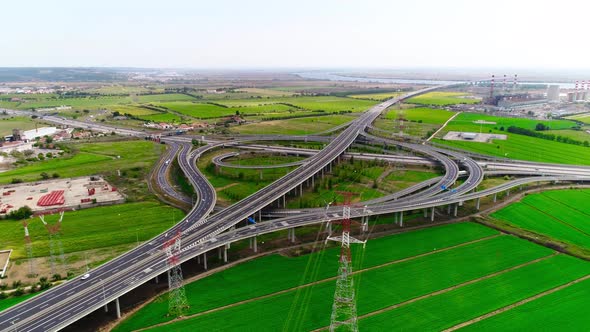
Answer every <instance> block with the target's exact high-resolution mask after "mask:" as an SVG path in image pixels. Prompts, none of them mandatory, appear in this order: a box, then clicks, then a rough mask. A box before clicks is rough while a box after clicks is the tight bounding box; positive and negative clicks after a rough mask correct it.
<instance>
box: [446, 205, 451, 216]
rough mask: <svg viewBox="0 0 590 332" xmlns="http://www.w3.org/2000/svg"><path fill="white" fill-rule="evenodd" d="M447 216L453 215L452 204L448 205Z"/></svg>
mask: <svg viewBox="0 0 590 332" xmlns="http://www.w3.org/2000/svg"><path fill="white" fill-rule="evenodd" d="M447 214H448V215H451V204H449V205H447Z"/></svg>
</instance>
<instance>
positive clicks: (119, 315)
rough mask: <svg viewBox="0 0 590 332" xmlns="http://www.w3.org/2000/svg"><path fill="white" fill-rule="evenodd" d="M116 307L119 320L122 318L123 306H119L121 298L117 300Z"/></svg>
mask: <svg viewBox="0 0 590 332" xmlns="http://www.w3.org/2000/svg"><path fill="white" fill-rule="evenodd" d="M115 307H116V308H117V318H121V306H120V305H119V298H116V299H115Z"/></svg>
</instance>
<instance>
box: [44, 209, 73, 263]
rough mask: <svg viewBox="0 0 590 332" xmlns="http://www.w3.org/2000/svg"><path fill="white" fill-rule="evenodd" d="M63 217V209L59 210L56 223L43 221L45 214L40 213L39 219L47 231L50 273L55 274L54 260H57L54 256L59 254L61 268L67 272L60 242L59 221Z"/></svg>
mask: <svg viewBox="0 0 590 332" xmlns="http://www.w3.org/2000/svg"><path fill="white" fill-rule="evenodd" d="M63 218H64V211H60V212H59V220H58V221H57V223H56V224H55V225H49V224H48V223H46V222H45V216H44V215H40V216H39V219H41V222H42V223H43V225H45V228H47V231H48V232H49V254H50V256H51V258H50V261H51V274H55V273H56V271H55V262H56V260H57V258H56V256H57V255H59V257H60V260H61V264H62V266H63V268H64V269H65V270H66V272H67V267H66V259H65V256H64V249H63V246H62V243H61V221H62V220H63Z"/></svg>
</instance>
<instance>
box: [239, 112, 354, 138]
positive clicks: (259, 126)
mask: <svg viewBox="0 0 590 332" xmlns="http://www.w3.org/2000/svg"><path fill="white" fill-rule="evenodd" d="M352 120H354V117H351V116H348V115H325V116H318V117H308V118H296V119H288V120H273V121H265V122H259V123H252V124H245V125H241V126H235V127H232V128H231V131H233V132H235V133H238V134H267V135H268V134H283V135H309V134H314V133H319V132H322V131H325V130H328V129H331V128H334V127H336V126H339V125H341V124H344V123H347V122H350V121H352Z"/></svg>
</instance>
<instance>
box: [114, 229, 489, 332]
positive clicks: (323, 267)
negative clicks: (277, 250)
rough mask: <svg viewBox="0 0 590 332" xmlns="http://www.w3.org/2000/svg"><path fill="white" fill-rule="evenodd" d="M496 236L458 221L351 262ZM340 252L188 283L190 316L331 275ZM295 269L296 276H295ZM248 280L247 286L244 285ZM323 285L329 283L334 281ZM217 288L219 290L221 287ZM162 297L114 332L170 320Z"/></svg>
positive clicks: (398, 239) (245, 267) (376, 243)
mask: <svg viewBox="0 0 590 332" xmlns="http://www.w3.org/2000/svg"><path fill="white" fill-rule="evenodd" d="M496 234H497V232H496V231H494V230H491V229H489V228H485V227H483V226H480V225H477V224H472V223H459V224H452V225H446V226H440V227H434V228H428V229H423V230H419V231H415V232H409V233H401V234H397V235H394V236H389V237H384V238H379V239H375V240H372V241H370V242H369V243H368V244H367V249H366V250H365V251H364V254H365V257H364V259H363V261H362V263H361V262H360V260H355V269H360V268H369V267H372V266H377V265H380V264H384V263H387V262H390V261H396V260H400V259H404V258H408V257H412V256H416V255H420V254H424V253H429V252H431V251H432V250H433V248H438V249H442V248H446V247H451V246H455V245H458V244H461V243H464V242H467V241H473V240H476V239H481V238H484V237H489V236H493V235H496ZM232 247H233V246H232ZM352 249H353V256H354V257H358V255H360V254H362V253H363V251H362V250H360V249H361V248H359V247H358V246H357V247H353V248H352ZM338 250H339V249H338V248H331V249H328V250H325V251H321V252H318V253H315V254H311V255H305V256H298V257H291V258H288V257H285V256H280V255H271V256H267V257H263V258H260V259H256V260H253V261H249V262H246V263H243V264H240V265H238V266H235V267H233V268H231V269H228V270H225V271H221V272H219V273H216V274H213V275H211V276H209V277H206V278H204V279H202V280H200V281H197V282H194V283H190V284H188V285H186V291H187V292H186V293H187V296H188V297H189V302H190V304H191V309H190V312H191V313H197V312H202V311H206V310H209V309H213V308H216V307H221V306H224V305H228V304H231V303H235V302H239V301H242V300H246V299H249V298H253V297H258V296H263V295H268V294H272V293H275V292H278V291H281V290H285V289H290V288H292V287H297V286H299V285H303V284H307V283H309V282H313V281H316V280H322V279H325V278H330V277H333V276H335V274H336V272H337V260H336V259H335V258H336V257H337V256H336V255H337V253H338ZM315 265H317V266H319V267H318V268H317V269H314V270H313V271H311V270H310V269H312V266H315ZM293 271H299V272H298V273H293ZM270 275H272V282H269V279H268V276H270ZM246 280H248V282H244V281H246ZM327 284H329V285H332V282H328V283H327ZM221 285H223V287H220V286H221ZM332 296H333V294H331V295H330V296H329V298H330V299H331V298H332ZM165 299H166V296H163V297H161V298H159V299H156V300H155V301H153V302H152V303H150V304H149V305H148V306H146V307H145V308H144V309H142V310H141V311H140V312H138V313H137V314H135V315H133V316H132V317H131V318H130V319H127V320H125V321H124V322H123V323H122V324H121V325H120V326H119V327H118V328H117V329H116V330H117V331H129V330H132V329H137V328H140V327H142V326H149V325H153V324H156V323H158V322H162V321H167V320H169V318H166V317H164V315H165V313H166V310H167V308H168V304H167V302H166V300H165ZM328 307H329V306H328ZM287 309H288V308H287ZM327 317H329V314H328V316H327ZM218 329H219V328H218Z"/></svg>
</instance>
